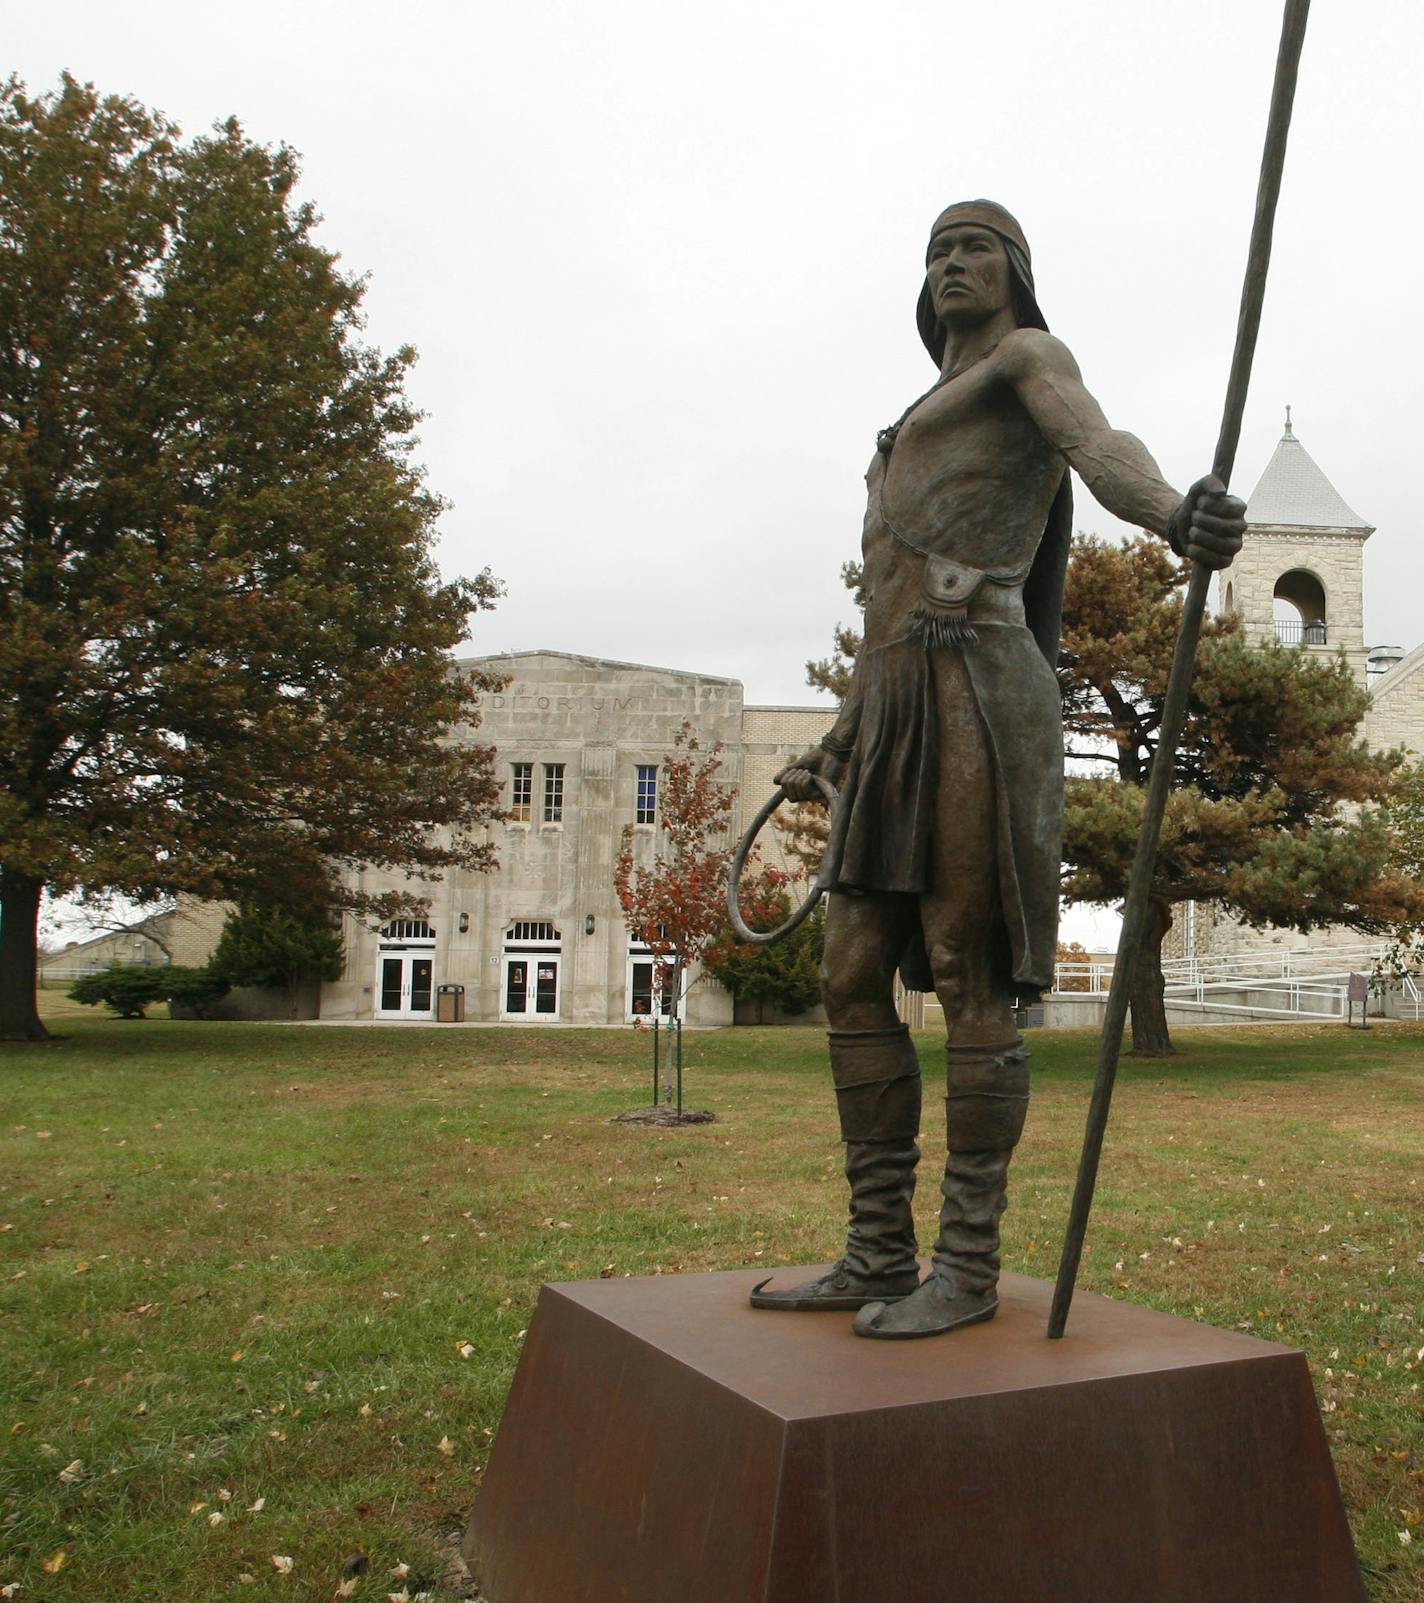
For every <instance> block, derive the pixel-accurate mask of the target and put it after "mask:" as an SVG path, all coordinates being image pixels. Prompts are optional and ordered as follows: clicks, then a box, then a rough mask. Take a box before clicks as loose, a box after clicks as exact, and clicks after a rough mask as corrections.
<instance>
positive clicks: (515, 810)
mask: <svg viewBox="0 0 1424 1603" xmlns="http://www.w3.org/2000/svg"><path fill="white" fill-rule="evenodd" d="M510 766H511V768H512V770H513V774H514V785H513V789H512V791H511V793H510V798H509V816H510V818H511V819H513V821H514V822H515V823H516V824H527V823H528V822H529V819H530V817H531V816H532V814H533V812H534V764H533V763H512V764H511V765H510Z"/></svg>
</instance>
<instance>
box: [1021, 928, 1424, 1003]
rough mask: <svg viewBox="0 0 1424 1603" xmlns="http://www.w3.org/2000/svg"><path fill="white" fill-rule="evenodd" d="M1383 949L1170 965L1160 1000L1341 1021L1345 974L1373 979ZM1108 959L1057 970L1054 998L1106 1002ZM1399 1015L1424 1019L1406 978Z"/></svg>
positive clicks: (1277, 951)
mask: <svg viewBox="0 0 1424 1603" xmlns="http://www.w3.org/2000/svg"><path fill="white" fill-rule="evenodd" d="M1386 950H1387V948H1386V947H1385V945H1384V944H1383V943H1381V942H1375V943H1373V944H1370V945H1363V944H1362V945H1359V946H1331V947H1317V948H1315V949H1314V950H1309V949H1307V950H1285V949H1282V948H1281V947H1278V946H1273V947H1257V948H1255V949H1248V950H1246V951H1243V952H1231V953H1222V954H1220V955H1217V956H1209V957H1178V958H1168V959H1166V960H1164V961H1163V964H1162V977H1163V980H1164V982H1165V984H1164V989H1165V993H1166V998H1167V1000H1168V1001H1170V1002H1177V1003H1187V1004H1190V1005H1194V1006H1196V1007H1200V1008H1203V1009H1211V1008H1216V1009H1219V1010H1221V1011H1223V1012H1228V1011H1229V1012H1240V1011H1243V1010H1247V1009H1249V1010H1250V1011H1251V1012H1252V1013H1264V1014H1267V1015H1270V1016H1278V1017H1280V1018H1317V1019H1319V1018H1324V1019H1343V1018H1345V1017H1347V1016H1348V1011H1349V994H1348V993H1349V982H1350V976H1351V974H1371V975H1373V974H1374V973H1375V972H1376V971H1377V969H1378V965H1379V964H1380V961H1381V959H1382V958H1383V956H1384V954H1385V952H1386ZM1113 967H1114V964H1113V962H1112V960H1111V959H1106V960H1098V961H1089V962H1079V963H1059V964H1057V965H1056V966H1055V969H1054V975H1053V989H1054V991H1055V992H1057V993H1059V994H1060V995H1069V996H1072V995H1079V996H1084V995H1087V996H1104V995H1106V994H1107V991H1108V989H1109V987H1110V986H1111V984H1112V976H1113ZM1397 983H1398V985H1399V990H1400V997H1401V1003H1402V1009H1407V1010H1408V1012H1409V1014H1411V1015H1412V1017H1413V1018H1415V1019H1416V1020H1417V1019H1419V1018H1420V1017H1421V1016H1424V993H1421V991H1420V988H1419V985H1418V984H1417V983H1416V981H1415V979H1414V978H1413V976H1411V975H1408V974H1406V975H1403V976H1402V977H1401V978H1400V979H1399V980H1398V982H1397Z"/></svg>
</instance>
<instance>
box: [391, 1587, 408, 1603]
mask: <svg viewBox="0 0 1424 1603" xmlns="http://www.w3.org/2000/svg"><path fill="white" fill-rule="evenodd" d="M386 1603H410V1593H409V1592H407V1591H406V1589H405V1588H404V1587H401V1589H400V1591H399V1592H387V1593H386Z"/></svg>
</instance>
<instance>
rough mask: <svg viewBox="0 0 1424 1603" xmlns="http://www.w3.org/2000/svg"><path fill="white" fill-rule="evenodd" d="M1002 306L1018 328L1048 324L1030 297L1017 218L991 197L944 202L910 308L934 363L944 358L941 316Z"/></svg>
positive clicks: (987, 312)
mask: <svg viewBox="0 0 1424 1603" xmlns="http://www.w3.org/2000/svg"><path fill="white" fill-rule="evenodd" d="M996 303H997V304H996ZM961 305H962V307H963V312H962V314H960V313H959V311H958V308H959V306H961ZM1007 306H1011V307H1012V308H1013V312H1014V317H1015V319H1016V320H1017V323H1018V326H1019V327H1020V328H1045V329H1046V328H1047V327H1048V324H1047V323H1046V322H1045V321H1044V318H1043V313H1042V312H1041V311H1040V310H1039V307H1038V301H1037V300H1036V299H1035V297H1034V290H1033V265H1032V258H1031V257H1030V255H1029V249H1028V241H1027V240H1026V239H1025V238H1024V234H1023V229H1021V228H1020V227H1019V225H1018V221H1017V219H1016V218H1015V217H1014V216H1013V215H1012V214H1011V213H1009V212H1007V211H1005V210H1004V208H1003V207H1002V206H999V205H996V204H995V202H994V201H992V200H966V201H960V202H959V203H958V204H957V205H954V206H949V207H947V208H946V209H945V210H944V211H942V212H941V213H940V214H939V216H938V217H937V218H936V219H935V224H934V227H933V228H932V229H931V230H930V243H929V248H928V250H927V251H926V252H925V283H924V287H923V289H921V291H920V301H919V305H918V307H917V308H916V311H915V319H916V322H917V323H918V325H919V330H920V338H921V339H922V340H923V341H924V345H925V349H926V350H927V351H928V352H929V353H930V355H931V356H932V357H933V358H934V360H935V364H936V365H938V364H939V363H941V362H942V361H943V360H944V344H945V335H944V323H945V320H946V319H950V320H952V319H953V318H954V317H955V316H956V315H963V316H965V317H971V318H972V317H980V316H993V315H994V314H995V313H996V312H998V311H1001V310H1003V308H1004V307H1007Z"/></svg>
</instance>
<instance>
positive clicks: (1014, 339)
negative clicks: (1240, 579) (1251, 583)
mask: <svg viewBox="0 0 1424 1603" xmlns="http://www.w3.org/2000/svg"><path fill="white" fill-rule="evenodd" d="M998 354H999V365H1000V370H1001V372H1002V373H1003V375H1004V377H1005V378H1006V379H1007V380H1008V382H1009V383H1010V384H1012V386H1013V388H1014V391H1015V393H1016V394H1017V395H1018V397H1019V400H1020V401H1021V402H1022V403H1023V406H1024V408H1025V410H1026V411H1027V412H1028V414H1029V416H1030V417H1031V418H1032V419H1033V420H1034V422H1035V423H1036V424H1037V425H1038V428H1039V431H1040V432H1041V433H1042V435H1043V437H1044V439H1046V440H1047V441H1048V442H1049V444H1050V445H1052V446H1054V447H1055V448H1056V449H1057V450H1059V451H1061V452H1062V453H1063V455H1064V457H1066V458H1067V460H1068V463H1069V465H1070V466H1071V467H1072V468H1073V469H1074V471H1075V472H1076V473H1077V474H1078V476H1079V478H1081V479H1082V481H1083V482H1084V484H1086V485H1087V486H1088V488H1089V490H1091V491H1092V493H1093V496H1094V498H1095V499H1096V500H1097V501H1098V502H1100V503H1101V504H1102V505H1103V506H1105V507H1106V508H1107V510H1108V511H1109V512H1111V513H1113V514H1114V516H1116V517H1119V518H1121V519H1122V520H1123V521H1124V522H1125V523H1135V524H1137V525H1138V526H1139V527H1141V528H1145V529H1151V530H1152V532H1153V533H1154V534H1160V535H1161V536H1162V537H1163V538H1164V539H1165V540H1167V541H1168V543H1169V544H1170V545H1171V546H1172V549H1173V550H1174V551H1176V552H1177V554H1178V555H1179V556H1186V557H1190V558H1192V559H1193V560H1194V561H1199V562H1204V563H1206V565H1207V566H1208V567H1211V568H1224V567H1226V566H1227V565H1228V564H1229V563H1230V562H1231V560H1232V558H1233V557H1234V556H1235V555H1236V553H1237V552H1238V551H1239V550H1240V549H1241V537H1242V535H1243V534H1244V533H1245V529H1246V522H1245V512H1246V503H1245V502H1244V501H1242V500H1240V499H1239V498H1238V497H1236V496H1234V495H1228V494H1227V493H1226V492H1225V490H1224V489H1223V487H1222V486H1221V484H1220V483H1218V482H1217V480H1215V479H1211V478H1206V479H1200V480H1198V481H1197V483H1196V484H1194V485H1193V486H1192V487H1191V489H1190V490H1189V491H1188V492H1187V494H1186V495H1185V496H1183V495H1181V494H1179V493H1178V492H1177V491H1176V490H1174V489H1173V488H1172V486H1171V485H1170V484H1168V483H1167V481H1166V480H1165V479H1164V478H1163V477H1162V472H1161V469H1160V468H1159V467H1158V466H1157V464H1156V462H1154V461H1153V460H1152V454H1151V452H1149V451H1148V449H1147V447H1146V446H1145V445H1144V444H1143V443H1142V441H1141V440H1139V439H1138V438H1137V436H1136V435H1135V434H1128V433H1126V432H1125V431H1124V430H1122V429H1115V428H1113V427H1112V425H1111V424H1110V423H1109V422H1108V420H1107V418H1106V417H1104V415H1103V409H1102V407H1100V406H1099V405H1098V403H1097V402H1096V401H1095V400H1094V399H1093V397H1092V396H1091V395H1090V394H1089V393H1088V390H1087V387H1086V386H1085V385H1084V383H1083V376H1082V374H1081V373H1080V372H1079V371H1078V364H1077V362H1076V361H1074V359H1073V353H1072V352H1071V351H1070V350H1069V349H1068V347H1067V346H1066V345H1065V344H1064V343H1063V342H1062V340H1058V339H1055V338H1054V337H1053V335H1051V334H1048V333H1045V332H1043V331H1042V330H1040V329H1027V328H1024V329H1019V330H1017V331H1016V332H1015V333H1013V334H1011V335H1010V336H1009V337H1008V338H1007V339H1006V340H1004V342H1003V344H1002V345H1001V346H1000V347H999V353H998Z"/></svg>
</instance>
